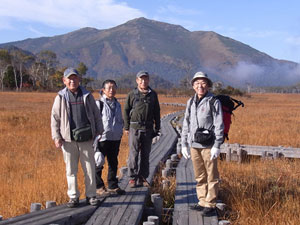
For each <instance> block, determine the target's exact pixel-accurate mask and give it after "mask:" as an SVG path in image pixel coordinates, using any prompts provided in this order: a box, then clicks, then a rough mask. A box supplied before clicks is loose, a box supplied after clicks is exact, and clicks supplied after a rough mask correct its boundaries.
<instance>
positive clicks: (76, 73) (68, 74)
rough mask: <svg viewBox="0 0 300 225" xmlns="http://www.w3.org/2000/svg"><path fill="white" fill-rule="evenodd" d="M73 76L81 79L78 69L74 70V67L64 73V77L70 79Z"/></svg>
mask: <svg viewBox="0 0 300 225" xmlns="http://www.w3.org/2000/svg"><path fill="white" fill-rule="evenodd" d="M71 75H76V76H78V77H79V73H78V71H77V70H76V69H74V68H72V67H69V68H67V69H66V70H65V72H64V77H66V78H68V77H69V76H71Z"/></svg>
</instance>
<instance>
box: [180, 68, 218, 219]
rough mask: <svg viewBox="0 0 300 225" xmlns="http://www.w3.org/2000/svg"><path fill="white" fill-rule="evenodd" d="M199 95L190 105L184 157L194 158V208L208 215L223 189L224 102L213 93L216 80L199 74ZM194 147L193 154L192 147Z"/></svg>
mask: <svg viewBox="0 0 300 225" xmlns="http://www.w3.org/2000/svg"><path fill="white" fill-rule="evenodd" d="M191 84H192V86H193V89H194V90H195V92H196V93H195V95H194V96H193V97H192V98H190V99H189V100H188V102H187V107H186V110H185V116H184V120H183V128H182V136H181V137H182V154H183V156H184V157H185V158H186V159H188V158H190V156H191V158H192V162H193V168H194V174H195V179H196V181H197V186H196V191H197V197H198V200H199V202H198V203H197V204H196V205H195V206H193V207H192V209H194V210H198V211H203V214H204V215H206V216H208V215H212V214H214V213H215V207H216V200H217V196H218V188H219V172H218V168H217V157H218V156H219V154H220V145H221V144H222V142H223V129H224V124H223V116H222V109H221V103H220V101H219V100H217V99H215V98H214V96H213V94H212V93H210V92H209V88H210V87H211V86H212V81H211V80H210V79H209V78H208V76H207V74H205V73H203V72H197V73H196V74H195V75H194V77H193V79H192V80H191ZM189 147H190V153H191V154H190V153H189V151H188V148H189Z"/></svg>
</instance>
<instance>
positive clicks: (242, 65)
mask: <svg viewBox="0 0 300 225" xmlns="http://www.w3.org/2000/svg"><path fill="white" fill-rule="evenodd" d="M264 72H265V71H264V68H262V67H261V66H258V65H255V64H251V63H247V62H243V61H241V62H239V63H238V64H237V65H236V66H235V67H234V68H232V69H231V70H230V71H228V72H227V74H228V76H230V77H232V78H234V79H235V80H239V81H240V82H241V83H242V82H248V81H253V80H256V79H258V78H259V77H261V76H262V75H263V74H264Z"/></svg>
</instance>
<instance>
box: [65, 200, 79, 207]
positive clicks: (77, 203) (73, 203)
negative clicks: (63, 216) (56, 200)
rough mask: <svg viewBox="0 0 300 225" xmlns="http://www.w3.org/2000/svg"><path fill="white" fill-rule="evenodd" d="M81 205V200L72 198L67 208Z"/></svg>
mask: <svg viewBox="0 0 300 225" xmlns="http://www.w3.org/2000/svg"><path fill="white" fill-rule="evenodd" d="M78 205H79V198H70V200H69V202H68V203H67V207H69V208H74V207H77V206H78Z"/></svg>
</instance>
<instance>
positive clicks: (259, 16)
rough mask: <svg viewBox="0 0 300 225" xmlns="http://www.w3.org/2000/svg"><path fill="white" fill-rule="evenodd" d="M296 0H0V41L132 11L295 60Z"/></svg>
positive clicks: (122, 17) (112, 19)
mask: <svg viewBox="0 0 300 225" xmlns="http://www.w3.org/2000/svg"><path fill="white" fill-rule="evenodd" d="M299 11H300V1H299V0H285V1H283V0H251V1H249V0H211V1H207V0H206V1H202V0H193V1H188V0H160V1H159V0H151V1H141V0H126V1H117V0H1V7H0V43H6V42H10V41H17V40H23V39H26V38H37V37H43V36H54V35H59V34H64V33H67V32H71V31H74V30H77V29H79V28H82V27H94V28H98V29H106V28H111V27H114V26H116V25H119V24H122V23H125V22H126V21H128V20H131V19H134V18H137V17H141V16H143V17H146V18H148V19H154V20H158V21H162V22H167V23H172V24H177V25H181V26H183V27H185V28H186V29H188V30H190V31H198V30H201V31H214V32H216V33H218V34H221V35H224V36H227V37H230V38H233V39H235V40H237V41H241V42H243V43H245V44H247V45H250V46H251V47H253V48H255V49H257V50H259V51H262V52H265V53H267V54H268V55H270V56H272V57H274V58H277V59H285V60H291V61H295V62H298V63H300V12H299Z"/></svg>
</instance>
